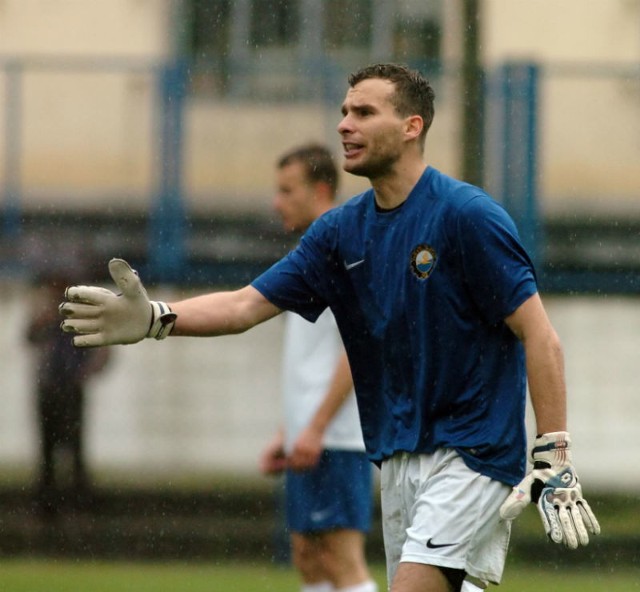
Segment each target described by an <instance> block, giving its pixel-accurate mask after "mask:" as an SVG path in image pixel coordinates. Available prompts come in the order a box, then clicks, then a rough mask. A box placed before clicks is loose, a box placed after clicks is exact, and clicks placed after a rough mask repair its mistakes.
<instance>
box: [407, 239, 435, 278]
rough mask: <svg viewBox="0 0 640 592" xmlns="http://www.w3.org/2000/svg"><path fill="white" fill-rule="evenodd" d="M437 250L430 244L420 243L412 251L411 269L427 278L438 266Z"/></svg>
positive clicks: (417, 274)
mask: <svg viewBox="0 0 640 592" xmlns="http://www.w3.org/2000/svg"><path fill="white" fill-rule="evenodd" d="M436 260H437V255H436V250H435V249H434V248H433V247H430V246H429V245H418V246H417V247H416V248H415V249H413V251H411V271H412V272H413V274H414V275H415V276H416V277H418V278H420V279H421V280H426V279H427V278H428V277H429V276H430V275H431V272H432V271H433V268H434V267H435V266H436Z"/></svg>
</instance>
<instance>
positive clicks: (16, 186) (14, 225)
mask: <svg viewBox="0 0 640 592" xmlns="http://www.w3.org/2000/svg"><path fill="white" fill-rule="evenodd" d="M6 73H7V88H6V90H5V92H6V94H7V102H6V107H5V163H4V170H5V183H4V192H3V193H4V199H3V202H4V203H3V205H2V218H3V220H2V230H3V234H4V237H5V238H11V239H15V238H16V237H17V236H18V235H19V234H20V230H21V214H22V204H21V201H22V200H21V193H22V186H21V169H22V128H21V123H22V66H21V65H20V64H18V63H17V62H11V63H9V64H7V67H6Z"/></svg>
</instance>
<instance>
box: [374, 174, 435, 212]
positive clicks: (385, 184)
mask: <svg viewBox="0 0 640 592" xmlns="http://www.w3.org/2000/svg"><path fill="white" fill-rule="evenodd" d="M426 168H427V165H426V164H425V163H424V162H420V163H416V164H415V165H413V166H411V167H397V168H395V169H394V170H393V171H391V172H390V173H388V174H386V175H384V176H382V177H379V178H376V179H371V187H373V191H374V194H375V198H376V203H377V204H378V206H379V207H380V208H382V209H385V210H391V209H393V208H397V207H398V206H399V205H400V204H402V203H404V202H405V201H406V200H407V197H409V193H411V190H412V189H413V188H414V187H415V185H416V183H417V182H418V180H419V179H420V177H421V176H422V174H423V173H424V171H425V169H426Z"/></svg>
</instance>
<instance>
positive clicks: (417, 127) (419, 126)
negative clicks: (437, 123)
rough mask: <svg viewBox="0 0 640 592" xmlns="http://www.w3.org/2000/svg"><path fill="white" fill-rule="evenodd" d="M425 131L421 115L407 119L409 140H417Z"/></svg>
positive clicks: (406, 125) (406, 134) (406, 126)
mask: <svg viewBox="0 0 640 592" xmlns="http://www.w3.org/2000/svg"><path fill="white" fill-rule="evenodd" d="M423 129H424V120H423V119H422V117H420V115H410V116H409V117H407V118H406V119H405V130H404V133H405V136H406V138H407V140H416V139H418V138H419V137H420V134H421V133H422V130H423Z"/></svg>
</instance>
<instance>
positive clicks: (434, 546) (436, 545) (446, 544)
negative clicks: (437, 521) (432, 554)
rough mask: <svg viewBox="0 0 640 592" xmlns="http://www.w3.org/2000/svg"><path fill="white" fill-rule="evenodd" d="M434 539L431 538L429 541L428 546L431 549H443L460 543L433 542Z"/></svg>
mask: <svg viewBox="0 0 640 592" xmlns="http://www.w3.org/2000/svg"><path fill="white" fill-rule="evenodd" d="M432 540H433V539H429V540H428V541H427V547H428V548H429V549H442V548H443V547H453V546H454V545H457V544H458V543H439V544H437V543H433V542H431V541H432Z"/></svg>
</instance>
